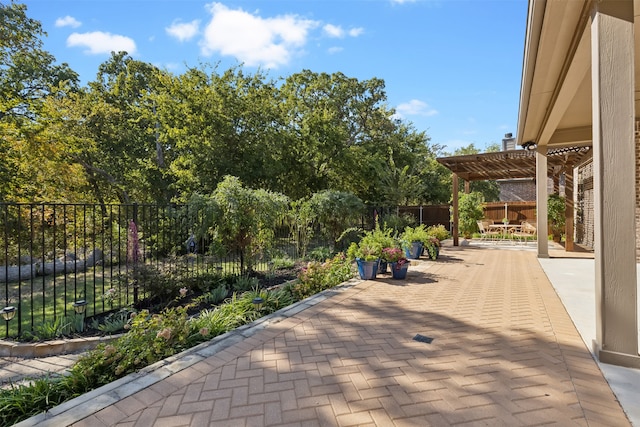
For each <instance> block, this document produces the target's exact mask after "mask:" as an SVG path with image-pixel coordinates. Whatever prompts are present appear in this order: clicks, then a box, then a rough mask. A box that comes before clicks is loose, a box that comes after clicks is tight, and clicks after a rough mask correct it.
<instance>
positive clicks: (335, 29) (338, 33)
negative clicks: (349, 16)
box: [322, 24, 344, 39]
mask: <svg viewBox="0 0 640 427" xmlns="http://www.w3.org/2000/svg"><path fill="white" fill-rule="evenodd" d="M322 29H323V30H324V32H325V34H326V35H328V36H329V37H335V38H339V39H341V38H342V37H344V30H343V29H342V27H339V26H337V25H333V24H327V25H325V26H324V27H322Z"/></svg>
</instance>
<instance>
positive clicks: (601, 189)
mask: <svg viewBox="0 0 640 427" xmlns="http://www.w3.org/2000/svg"><path fill="white" fill-rule="evenodd" d="M594 7H595V10H594V13H593V20H592V25H591V72H592V94H593V98H592V102H593V173H594V194H595V206H594V216H595V229H594V255H595V285H596V290H595V291H596V341H595V342H594V349H595V351H596V354H597V355H598V358H599V359H600V361H601V362H605V363H611V364H616V365H623V366H629V367H635V368H640V357H638V315H637V313H638V300H637V295H638V293H637V280H636V257H635V253H636V244H635V243H636V242H635V144H634V117H635V112H634V66H633V61H634V38H633V3H632V2H630V1H629V2H621V1H614V0H602V1H600V2H597V3H596V4H595V6H594Z"/></svg>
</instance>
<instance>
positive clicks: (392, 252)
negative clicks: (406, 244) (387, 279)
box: [382, 248, 406, 262]
mask: <svg viewBox="0 0 640 427" xmlns="http://www.w3.org/2000/svg"><path fill="white" fill-rule="evenodd" d="M382 258H384V259H386V260H387V262H398V261H400V260H401V259H405V260H406V258H405V256H404V253H403V252H402V249H400V248H384V249H383V250H382Z"/></svg>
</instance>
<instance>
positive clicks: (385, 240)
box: [362, 218, 400, 273]
mask: <svg viewBox="0 0 640 427" xmlns="http://www.w3.org/2000/svg"><path fill="white" fill-rule="evenodd" d="M395 234H396V233H395V231H394V230H393V229H392V228H388V227H386V225H385V227H383V228H380V225H379V224H378V221H377V218H376V226H375V228H374V229H373V230H371V231H367V232H365V234H364V237H363V238H362V240H364V241H365V242H367V243H368V244H370V245H376V246H379V247H381V248H392V247H400V240H398V238H397V237H396V236H395ZM386 272H387V259H386V258H385V257H384V256H383V254H382V253H381V257H380V265H379V266H378V273H386Z"/></svg>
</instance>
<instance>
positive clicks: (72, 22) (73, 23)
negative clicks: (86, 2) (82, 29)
mask: <svg viewBox="0 0 640 427" xmlns="http://www.w3.org/2000/svg"><path fill="white" fill-rule="evenodd" d="M55 25H56V27H71V28H78V27H79V26H80V25H82V23H81V22H80V21H78V20H76V18H74V17H73V16H69V15H67V16H65V17H64V18H58V19H56V24H55Z"/></svg>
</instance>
